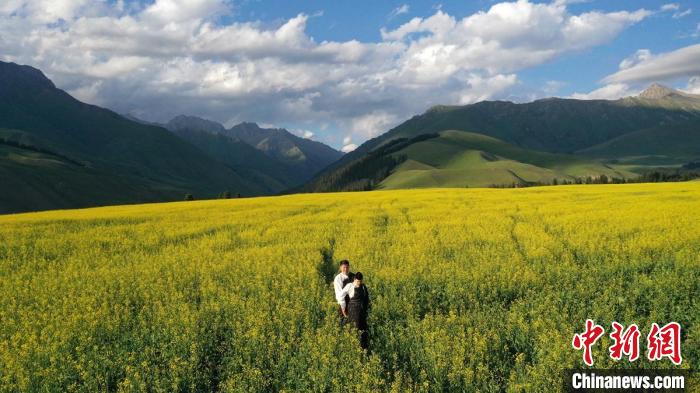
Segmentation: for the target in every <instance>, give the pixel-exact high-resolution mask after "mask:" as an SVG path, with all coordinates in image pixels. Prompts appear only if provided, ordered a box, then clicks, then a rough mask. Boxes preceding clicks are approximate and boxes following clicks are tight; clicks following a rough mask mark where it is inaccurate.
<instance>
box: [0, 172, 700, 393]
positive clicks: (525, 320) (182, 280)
mask: <svg viewBox="0 0 700 393" xmlns="http://www.w3.org/2000/svg"><path fill="white" fill-rule="evenodd" d="M699 221H700V183H698V182H688V183H657V184H624V185H586V186H560V187H533V188H525V189H507V190H503V189H464V188H461V189H421V190H391V191H374V192H358V193H332V194H331V193H328V194H304V195H289V196H281V197H265V198H243V199H231V200H213V201H193V202H176V203H159V204H149V205H132V206H113V207H106V208H94V209H80V210H69V211H51V212H40V213H30V214H18V215H7V216H0V238H1V239H2V241H0V275H1V276H2V280H0V322H1V323H0V375H2V378H0V391H8V392H26V391H49V392H54V391H58V392H62V391H90V392H93V391H118V390H120V389H121V390H144V391H256V392H257V391H274V392H278V391H303V392H309V391H331V392H334V391H371V392H413V391H416V392H425V391H429V392H432V391H438V392H443V391H455V392H462V391H484V392H491V391H498V392H501V391H503V392H509V391H526V392H550V391H553V389H554V388H553V386H557V387H558V386H561V384H562V378H563V370H564V369H570V368H581V367H586V366H585V365H584V364H583V360H582V352H581V351H577V350H574V349H573V348H572V346H571V340H572V337H573V335H574V334H576V333H579V332H582V331H583V330H584V327H585V321H586V319H587V318H590V319H593V320H594V321H595V322H596V323H597V324H600V325H601V326H603V327H604V328H605V329H606V333H605V335H603V337H601V340H600V341H599V342H598V343H597V344H596V345H594V346H592V356H593V360H594V363H595V364H594V366H595V367H596V368H602V369H611V368H619V367H623V366H624V367H625V368H635V369H637V368H639V369H641V368H644V369H649V368H669V367H674V366H673V365H672V364H671V362H670V361H669V360H667V359H664V360H660V361H656V362H650V361H648V360H647V359H646V357H645V356H644V354H643V353H642V355H641V357H640V359H638V360H637V361H635V362H628V361H627V360H625V359H624V358H623V360H622V361H616V360H612V359H611V358H610V356H609V353H608V347H609V346H610V345H611V342H610V341H611V340H610V339H609V337H608V333H609V332H611V331H612V328H611V323H612V322H613V321H617V322H620V323H623V324H624V325H625V326H629V324H632V323H635V324H637V325H638V326H639V330H640V333H641V340H644V337H645V336H646V335H647V334H648V332H649V329H650V327H651V324H652V323H658V324H661V325H663V324H665V323H668V322H670V321H676V322H678V323H680V324H681V326H682V333H683V334H682V342H681V348H682V355H683V364H682V367H681V368H687V369H690V370H693V371H695V372H697V371H698V370H699V367H698V365H700V346H698V343H700V329H699V327H700V302H698V301H697V294H698V293H700V261H699V260H698V257H697V256H698V250H700V226H698V225H697V223H698V222H699ZM342 259H349V260H350V262H351V269H352V271H354V272H357V271H361V272H362V273H363V274H364V277H365V283H366V284H367V286H368V289H369V293H370V297H371V301H372V307H371V309H370V311H369V317H368V323H369V326H370V350H371V352H369V353H362V351H361V349H360V348H359V345H358V342H357V335H356V334H355V332H354V331H352V330H350V329H342V330H341V329H339V328H338V318H337V314H338V310H337V303H336V302H335V299H334V294H333V289H332V284H331V280H332V278H333V274H334V273H335V271H336V269H337V267H338V262H339V261H340V260H342ZM641 348H645V343H644V341H641ZM339 376H351V377H348V378H344V377H339Z"/></svg>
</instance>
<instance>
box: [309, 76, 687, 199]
mask: <svg viewBox="0 0 700 393" xmlns="http://www.w3.org/2000/svg"><path fill="white" fill-rule="evenodd" d="M446 130H459V131H470V132H473V133H478V134H481V135H483V136H488V137H491V138H495V140H498V141H499V143H505V144H507V147H506V146H502V145H500V146H497V144H494V143H495V142H493V139H491V140H482V141H476V140H475V139H474V135H473V134H472V135H471V136H470V138H471V140H470V141H469V143H467V144H466V145H465V142H464V141H463V140H462V141H461V142H460V141H456V140H455V139H454V138H453V137H454V135H452V136H451V137H448V134H445V133H444V131H446ZM699 130H700V96H697V95H692V94H686V93H682V92H678V91H676V90H673V89H669V88H666V87H663V86H660V85H653V86H652V87H650V88H649V89H647V90H646V91H645V92H643V93H642V94H641V95H640V96H637V97H628V98H623V99H620V100H614V101H608V100H573V99H558V98H550V99H543V100H537V101H534V102H531V103H525V104H515V103H512V102H504V101H485V102H479V103H476V104H472V105H466V106H436V107H433V108H431V109H430V110H428V111H427V112H426V113H424V114H422V115H419V116H414V117H413V118H411V119H409V120H408V121H406V122H404V123H402V124H400V125H399V126H397V127H395V128H393V129H392V130H390V131H388V132H387V133H385V134H383V135H380V136H379V137H377V138H374V139H371V140H369V141H367V142H365V143H364V144H363V145H361V146H360V147H358V148H357V149H356V150H355V151H353V152H351V153H349V154H346V155H345V156H344V157H343V158H342V159H340V160H338V161H337V162H336V163H334V164H332V165H330V166H329V167H328V168H327V169H326V170H324V171H323V172H322V173H320V174H319V175H318V176H316V177H315V178H314V179H312V181H311V182H309V183H307V184H306V185H305V187H303V188H302V189H303V190H305V191H338V190H342V189H347V188H343V187H346V186H347V185H348V184H353V187H351V189H368V188H378V187H380V188H381V187H392V188H411V187H424V186H426V185H432V186H461V187H463V186H465V185H490V184H504V183H510V182H513V181H515V182H521V183H522V182H530V181H546V180H547V179H549V180H550V181H551V180H552V179H554V178H557V179H559V178H567V177H571V176H575V177H583V176H599V175H602V174H605V175H606V176H611V175H612V176H613V177H621V176H622V175H624V176H634V175H635V174H634V173H633V171H637V172H639V171H643V170H645V168H646V167H648V166H655V165H668V164H669V163H673V164H676V165H677V164H680V163H683V162H688V161H690V160H691V159H693V158H696V157H700V144H698V143H697V140H698V131H699ZM433 133H440V138H439V139H436V140H430V141H424V142H422V143H420V144H416V145H415V146H413V147H412V148H410V149H408V150H407V152H408V153H409V154H407V155H406V162H399V163H396V165H393V166H392V165H391V163H389V165H385V166H384V168H385V169H387V168H391V169H390V171H389V172H390V173H388V174H387V175H386V176H385V177H381V176H375V175H371V176H369V177H363V176H365V175H366V173H364V172H366V171H364V172H363V171H359V172H362V175H361V176H360V177H359V178H357V179H351V178H350V176H349V175H348V173H359V172H358V171H357V170H349V169H350V168H353V167H357V165H358V163H361V162H366V161H367V160H368V159H369V157H374V156H377V154H376V152H378V151H380V150H381V149H383V147H385V146H390V145H391V144H392V143H394V142H396V141H404V142H406V141H411V140H413V139H414V138H416V137H419V136H421V135H428V134H433ZM461 135H468V134H461ZM487 141H488V142H487ZM514 149H516V150H514ZM517 149H519V150H517ZM474 151H479V152H482V153H485V154H486V155H481V154H475V153H474ZM506 153H507V154H506ZM460 154H461V155H460ZM489 154H493V155H496V156H498V157H500V158H499V159H498V160H495V161H488V160H487V159H485V158H484V157H488V155H489ZM547 154H549V155H547ZM380 155H381V154H380ZM429 155H434V156H436V157H438V158H442V157H451V158H450V159H451V160H454V162H455V163H456V162H461V163H462V164H461V165H457V166H456V167H455V164H454V163H447V162H438V163H436V164H435V165H433V164H431V163H430V159H429V157H428V159H427V161H426V159H425V158H426V157H427V156H429ZM639 156H644V157H643V158H644V159H643V160H642V161H643V162H638V161H635V160H636V159H639V158H640V157H639ZM394 157H395V158H398V157H400V156H397V155H394ZM416 157H418V159H416ZM421 157H422V158H423V159H421ZM460 157H461V158H460ZM480 157H481V158H480ZM503 159H505V160H503ZM375 161H376V160H375ZM633 162H634V165H631V163H633ZM516 163H520V164H522V165H516ZM363 165H365V166H367V165H366V163H365V164H363ZM424 165H428V166H430V167H431V168H426V167H425V166H424ZM523 165H525V166H523ZM533 166H534V167H533ZM417 168H421V169H417ZM538 168H539V169H538ZM516 169H517V170H516ZM542 169H546V170H544V171H543V170H542ZM408 171H410V172H408ZM385 172H386V171H385ZM524 173H527V174H528V175H527V176H524V175H523V176H521V175H520V174H524ZM514 174H515V175H514ZM387 177H388V178H387ZM414 177H415V178H414ZM340 178H342V179H343V181H342V182H341V183H342V185H341V183H338V181H337V180H338V179H340ZM363 179H364V180H363ZM338 187H340V188H338Z"/></svg>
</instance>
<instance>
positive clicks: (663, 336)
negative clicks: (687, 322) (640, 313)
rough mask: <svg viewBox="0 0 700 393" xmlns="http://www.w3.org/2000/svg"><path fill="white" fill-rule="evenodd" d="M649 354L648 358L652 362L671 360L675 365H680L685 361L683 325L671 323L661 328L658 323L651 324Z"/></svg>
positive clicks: (648, 340) (648, 342) (648, 338)
mask: <svg viewBox="0 0 700 393" xmlns="http://www.w3.org/2000/svg"><path fill="white" fill-rule="evenodd" d="M647 347H648V349H649V352H648V353H647V358H648V359H649V360H651V361H652V362H653V361H654V360H661V359H663V358H665V357H667V358H669V359H670V360H671V361H672V362H673V364H675V365H679V364H681V362H682V361H683V358H682V357H681V325H680V324H679V323H678V322H671V323H669V324H667V325H666V326H664V327H662V328H659V325H657V324H656V323H652V324H651V331H650V332H649V335H648V336H647Z"/></svg>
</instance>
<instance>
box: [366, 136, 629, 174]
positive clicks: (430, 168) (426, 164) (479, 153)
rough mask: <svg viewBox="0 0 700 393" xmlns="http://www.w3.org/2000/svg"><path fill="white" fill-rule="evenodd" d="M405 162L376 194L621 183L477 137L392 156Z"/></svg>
mask: <svg viewBox="0 0 700 393" xmlns="http://www.w3.org/2000/svg"><path fill="white" fill-rule="evenodd" d="M393 154H394V155H395V156H401V155H405V156H406V161H405V162H403V163H402V164H401V165H399V166H398V167H397V168H396V169H395V170H394V171H393V172H392V174H391V175H390V176H388V177H387V178H386V179H384V180H383V181H382V182H381V183H380V184H379V187H378V188H419V187H464V186H469V187H488V186H492V185H507V184H512V183H515V184H527V183H551V182H552V181H553V180H554V179H558V180H574V179H575V178H576V177H586V176H599V175H601V174H605V175H606V176H609V177H618V178H623V177H626V176H630V175H631V174H630V173H627V172H621V171H618V170H615V169H613V168H611V167H608V166H605V165H604V164H601V163H598V162H595V161H591V160H587V159H584V158H580V157H575V156H570V155H563V154H552V153H544V152H537V151H533V150H526V149H522V148H519V147H517V146H513V145H510V144H507V143H505V142H503V141H500V140H498V139H495V138H492V137H488V136H485V135H481V134H476V133H471V132H465V131H456V130H448V131H443V132H440V133H439V137H437V138H432V139H428V140H425V141H420V142H417V143H413V144H411V145H410V146H408V147H406V148H404V149H401V150H399V151H397V152H395V153H393Z"/></svg>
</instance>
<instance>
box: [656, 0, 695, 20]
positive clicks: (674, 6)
mask: <svg viewBox="0 0 700 393" xmlns="http://www.w3.org/2000/svg"><path fill="white" fill-rule="evenodd" d="M659 10H660V11H661V12H672V13H673V14H671V17H672V18H674V19H680V18H682V17H684V16H688V15H690V14H691V13H692V12H693V10H692V9H690V8H688V9H686V10H683V11H681V6H680V4H678V3H668V4H664V5H662V6H661V7H660V8H659Z"/></svg>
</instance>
